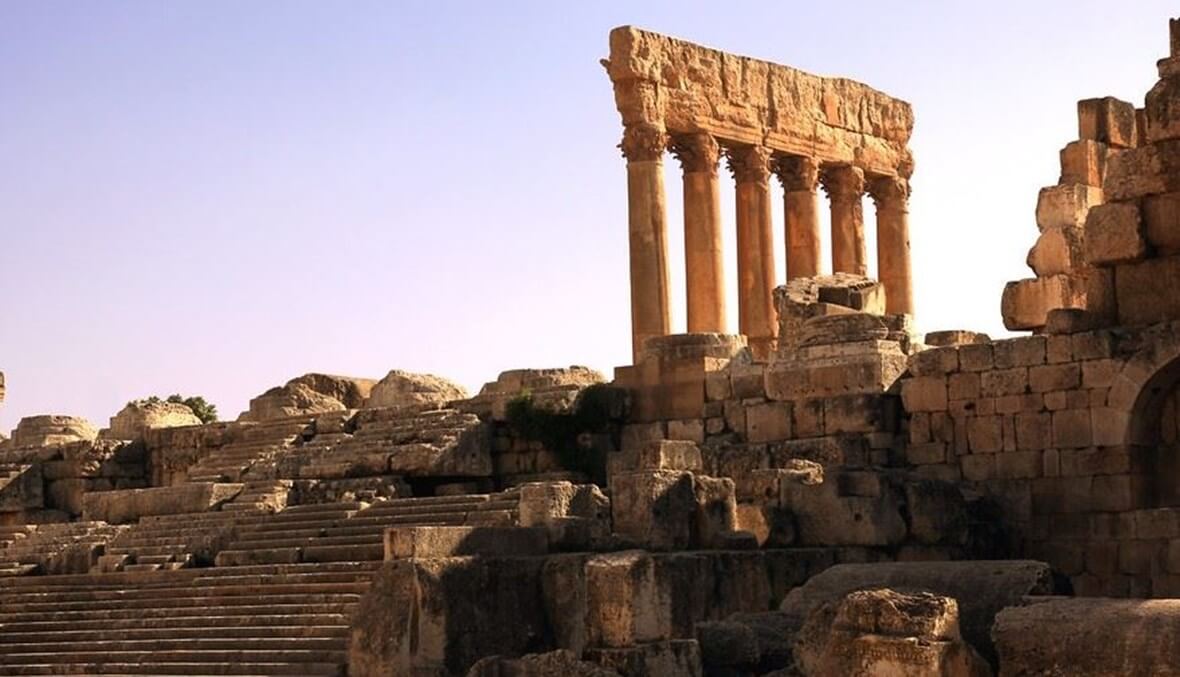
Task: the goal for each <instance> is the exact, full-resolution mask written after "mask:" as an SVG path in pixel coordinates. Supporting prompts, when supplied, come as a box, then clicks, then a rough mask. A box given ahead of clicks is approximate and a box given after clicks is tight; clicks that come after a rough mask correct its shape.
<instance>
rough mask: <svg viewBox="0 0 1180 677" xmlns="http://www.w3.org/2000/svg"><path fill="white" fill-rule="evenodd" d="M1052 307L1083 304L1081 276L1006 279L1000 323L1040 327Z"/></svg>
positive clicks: (1074, 306) (1018, 326) (1033, 327)
mask: <svg viewBox="0 0 1180 677" xmlns="http://www.w3.org/2000/svg"><path fill="white" fill-rule="evenodd" d="M1056 308H1082V309H1085V308H1086V286H1085V279H1084V278H1081V277H1080V276H1074V275H1071V274H1062V275H1052V276H1050V277H1042V278H1035V279H1028V280H1017V281H1015V282H1009V283H1008V284H1007V285H1005V287H1004V294H1003V297H1002V298H1001V301H1000V313H1001V315H1002V316H1003V319H1004V326H1005V327H1007V328H1008V329H1012V330H1021V329H1039V328H1041V327H1044V326H1045V322H1046V319H1047V316H1048V314H1049V311H1050V310H1053V309H1056ZM960 360H962V355H961V354H960Z"/></svg>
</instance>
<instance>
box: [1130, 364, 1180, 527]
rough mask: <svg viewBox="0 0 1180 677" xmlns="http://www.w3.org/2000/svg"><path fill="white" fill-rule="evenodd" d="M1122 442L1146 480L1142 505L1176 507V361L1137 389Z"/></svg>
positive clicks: (1179, 479) (1179, 422)
mask: <svg viewBox="0 0 1180 677" xmlns="http://www.w3.org/2000/svg"><path fill="white" fill-rule="evenodd" d="M1126 440H1127V444H1128V445H1129V447H1130V449H1131V451H1132V456H1131V457H1132V459H1134V460H1135V461H1136V462H1138V463H1139V465H1140V467H1141V468H1142V469H1143V473H1144V475H1145V476H1146V478H1147V490H1148V496H1147V497H1145V498H1146V499H1147V500H1146V501H1145V503H1146V505H1148V506H1151V507H1156V508H1162V507H1176V506H1180V358H1174V359H1172V360H1171V361H1170V362H1167V363H1166V364H1165V365H1164V366H1163V367H1161V368H1159V369H1158V370H1156V371H1155V373H1153V374H1152V375H1151V377H1150V378H1148V379H1147V381H1146V382H1145V383H1144V385H1143V387H1142V388H1141V389H1140V391H1139V395H1138V397H1136V399H1135V404H1134V407H1133V408H1132V410H1131V418H1130V421H1129V425H1128V428H1127V438H1126Z"/></svg>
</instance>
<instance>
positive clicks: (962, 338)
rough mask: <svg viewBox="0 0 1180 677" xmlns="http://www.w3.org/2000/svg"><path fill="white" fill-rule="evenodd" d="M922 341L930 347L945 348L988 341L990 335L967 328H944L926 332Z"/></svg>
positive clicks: (989, 340)
mask: <svg viewBox="0 0 1180 677" xmlns="http://www.w3.org/2000/svg"><path fill="white" fill-rule="evenodd" d="M922 340H923V342H924V343H925V344H926V345H928V346H931V347H935V348H946V347H949V346H965V345H972V344H975V343H989V342H991V337H990V336H988V335H987V334H985V333H983V332H979V331H970V330H967V329H944V330H942V331H932V332H928V333H927V334H926V337H925V338H924V339H922Z"/></svg>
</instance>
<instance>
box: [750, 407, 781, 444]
mask: <svg viewBox="0 0 1180 677" xmlns="http://www.w3.org/2000/svg"><path fill="white" fill-rule="evenodd" d="M746 439H748V440H749V441H751V442H755V443H757V442H772V441H778V440H788V439H791V403H790V402H766V403H764V404H756V405H754V406H752V407H747V408H746Z"/></svg>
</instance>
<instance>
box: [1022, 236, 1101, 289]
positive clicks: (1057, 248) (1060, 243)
mask: <svg viewBox="0 0 1180 677" xmlns="http://www.w3.org/2000/svg"><path fill="white" fill-rule="evenodd" d="M1083 240H1084V233H1083V230H1082V229H1081V228H1077V227H1073V226H1070V227H1068V228H1057V227H1054V228H1046V229H1045V230H1044V231H1042V232H1041V235H1040V236H1039V237H1038V238H1037V242H1036V244H1034V245H1033V248H1032V249H1030V250H1029V251H1028V257H1027V258H1026V259H1025V263H1027V264H1028V267H1029V268H1032V270H1033V272H1034V273H1036V275H1037V277H1046V276H1049V275H1058V274H1060V273H1068V272H1070V271H1071V270H1074V269H1075V268H1080V267H1082V266H1083V265H1085V263H1086V257H1085V253H1084V251H1083Z"/></svg>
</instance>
